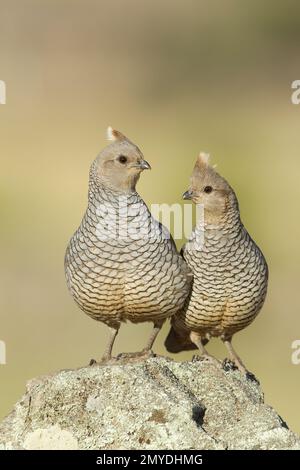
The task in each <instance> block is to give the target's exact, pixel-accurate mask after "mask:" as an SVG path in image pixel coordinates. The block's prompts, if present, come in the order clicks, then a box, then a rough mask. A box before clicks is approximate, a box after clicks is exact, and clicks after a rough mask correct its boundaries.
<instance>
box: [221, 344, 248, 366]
mask: <svg viewBox="0 0 300 470" xmlns="http://www.w3.org/2000/svg"><path fill="white" fill-rule="evenodd" d="M221 339H222V341H223V343H224V344H225V346H226V348H227V350H228V352H229V356H230V359H231V360H232V362H234V364H235V365H236V367H237V368H238V369H239V370H240V371H241V372H242V373H243V374H246V373H247V369H246V367H245V366H244V364H243V362H242V360H241V358H240V357H239V356H238V354H237V353H236V352H235V350H234V348H233V346H232V343H231V341H232V336H231V337H229V338H228V337H226V336H225V337H222V338H221Z"/></svg>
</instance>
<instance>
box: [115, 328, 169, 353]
mask: <svg viewBox="0 0 300 470" xmlns="http://www.w3.org/2000/svg"><path fill="white" fill-rule="evenodd" d="M164 322H165V320H159V321H157V322H154V327H153V330H152V331H151V334H150V336H149V339H148V341H147V344H146V346H145V347H144V348H143V349H142V350H141V351H138V352H133V353H130V352H129V353H123V354H121V355H120V356H118V357H130V358H131V357H142V356H145V357H147V356H151V355H152V354H153V353H152V350H151V349H152V346H153V344H154V342H155V340H156V338H157V335H158V333H159V332H160V330H161V328H162V326H163V324H164Z"/></svg>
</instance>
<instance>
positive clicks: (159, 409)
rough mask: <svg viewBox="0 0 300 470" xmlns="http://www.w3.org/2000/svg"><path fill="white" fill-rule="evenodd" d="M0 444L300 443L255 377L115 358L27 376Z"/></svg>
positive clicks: (196, 364) (203, 365) (207, 366)
mask: <svg viewBox="0 0 300 470" xmlns="http://www.w3.org/2000/svg"><path fill="white" fill-rule="evenodd" d="M0 448H4V449H5V448H6V449H300V439H299V438H298V437H297V436H296V435H295V434H294V433H293V432H292V431H290V430H289V429H288V428H287V426H286V425H285V423H284V422H283V421H282V419H281V418H280V417H279V416H278V414H277V413H276V412H275V411H274V410H273V409H272V408H271V407H270V406H268V405H266V404H265V403H264V400H263V393H262V391H261V389H260V386H259V384H258V383H257V382H256V381H255V380H253V379H251V378H248V377H245V376H243V375H242V374H241V373H240V372H239V371H238V370H234V369H232V368H230V367H229V368H228V367H226V368H221V367H218V366H217V365H215V364H212V363H209V362H206V361H202V360H201V361H199V360H198V361H191V362H175V361H172V360H170V359H167V358H164V357H150V358H148V359H142V358H138V359H132V358H126V356H125V357H122V358H120V359H118V360H116V359H115V360H111V361H109V362H107V363H105V364H97V365H93V366H90V367H84V368H81V369H76V370H63V371H60V372H58V373H56V374H53V375H49V376H44V377H41V378H38V379H34V380H31V381H30V382H29V383H28V384H27V390H26V393H25V395H24V396H23V397H22V399H21V400H20V401H19V402H17V404H16V405H15V407H14V410H13V411H12V413H11V414H10V415H9V416H8V417H7V418H5V419H4V420H3V421H2V423H0Z"/></svg>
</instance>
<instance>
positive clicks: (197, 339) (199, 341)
mask: <svg viewBox="0 0 300 470" xmlns="http://www.w3.org/2000/svg"><path fill="white" fill-rule="evenodd" d="M190 339H191V341H192V343H194V344H195V346H197V348H198V349H199V352H200V357H201V358H202V357H203V358H204V359H207V360H208V361H209V362H212V363H213V364H215V365H218V366H220V365H221V363H220V361H218V359H216V358H215V357H214V356H212V355H211V354H209V353H208V351H207V350H206V349H205V347H204V345H205V344H206V343H207V342H208V341H207V340H206V338H202V337H201V335H200V334H199V333H196V332H195V331H192V332H191V333H190Z"/></svg>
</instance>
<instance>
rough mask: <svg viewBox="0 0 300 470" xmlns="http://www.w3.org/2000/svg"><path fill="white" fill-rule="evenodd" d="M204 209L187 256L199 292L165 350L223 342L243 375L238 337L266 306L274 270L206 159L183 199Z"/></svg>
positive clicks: (175, 324) (189, 302)
mask: <svg viewBox="0 0 300 470" xmlns="http://www.w3.org/2000/svg"><path fill="white" fill-rule="evenodd" d="M183 198H184V199H192V200H193V202H194V203H195V204H201V205H202V207H203V215H204V217H202V219H203V220H201V218H200V219H199V221H198V222H197V224H196V227H195V228H194V230H193V232H192V235H191V237H190V239H189V241H188V243H187V244H186V245H185V246H184V247H183V249H182V254H183V257H184V259H185V260H186V262H187V264H188V265H189V267H190V268H191V269H192V271H193V287H192V291H191V294H190V297H189V298H188V299H187V301H186V304H185V307H184V308H183V309H182V310H180V312H179V313H177V314H176V315H175V316H174V317H173V318H172V326H171V330H170V332H169V335H168V337H167V339H166V342H165V345H166V348H167V350H168V351H170V352H180V351H183V350H190V349H197V348H198V349H199V351H200V353H201V355H205V356H207V357H209V358H211V356H209V354H208V353H207V351H206V349H205V347H204V346H205V344H206V343H207V342H208V341H209V339H210V338H211V337H213V336H216V337H220V338H221V340H222V341H223V342H224V344H225V346H226V347H227V349H228V351H229V354H230V358H231V360H232V361H233V362H234V363H235V364H236V366H237V367H238V368H239V369H240V370H241V371H243V372H245V371H246V369H245V366H244V365H243V363H242V361H241V359H240V358H239V357H238V355H237V354H236V352H235V351H234V349H233V346H232V344H231V340H232V336H233V335H234V334H235V333H236V332H238V331H240V330H242V329H243V328H245V327H246V326H248V325H249V324H250V323H251V322H252V321H253V320H254V318H255V317H256V315H257V314H258V313H259V311H260V309H261V308H262V305H263V303H264V300H265V297H266V292H267V283H268V267H267V263H266V261H265V258H264V256H263V254H262V252H261V251H260V249H259V248H258V246H257V245H256V244H255V243H254V241H253V240H252V239H251V237H250V235H249V234H248V232H247V230H246V229H245V227H244V226H243V224H242V222H241V219H240V213H239V206H238V201H237V197H236V195H235V193H234V190H233V189H232V188H231V187H230V185H229V184H228V183H227V181H226V180H225V179H224V178H222V177H221V176H220V175H219V174H218V173H217V172H216V171H215V169H214V168H213V167H211V166H210V165H209V156H208V155H207V154H205V153H201V154H200V155H199V157H198V159H197V162H196V165H195V167H194V170H193V173H192V177H191V183H190V189H189V190H188V191H186V192H185V193H184V195H183Z"/></svg>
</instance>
